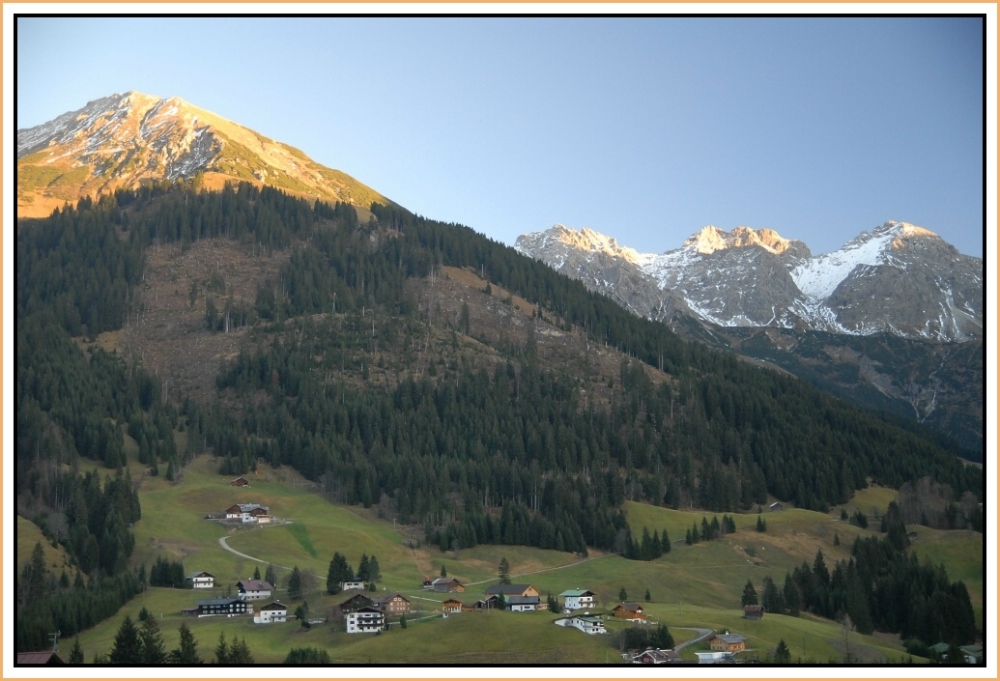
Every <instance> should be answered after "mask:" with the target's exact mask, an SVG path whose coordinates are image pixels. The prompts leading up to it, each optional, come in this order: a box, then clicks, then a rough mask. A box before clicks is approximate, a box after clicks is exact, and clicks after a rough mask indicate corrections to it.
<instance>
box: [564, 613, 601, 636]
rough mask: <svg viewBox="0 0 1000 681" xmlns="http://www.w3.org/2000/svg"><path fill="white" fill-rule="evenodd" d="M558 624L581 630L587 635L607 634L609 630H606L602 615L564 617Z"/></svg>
mask: <svg viewBox="0 0 1000 681" xmlns="http://www.w3.org/2000/svg"><path fill="white" fill-rule="evenodd" d="M556 624H557V625H559V626H560V627H573V628H574V629H579V630H580V631H582V632H583V633H585V634H606V633H607V630H606V629H605V628H604V618H603V617H601V616H600V615H590V614H583V615H573V616H572V617H563V618H561V619H557V620H556Z"/></svg>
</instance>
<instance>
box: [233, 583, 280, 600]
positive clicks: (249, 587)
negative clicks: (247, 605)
mask: <svg viewBox="0 0 1000 681" xmlns="http://www.w3.org/2000/svg"><path fill="white" fill-rule="evenodd" d="M236 588H237V590H238V591H239V595H240V598H242V599H243V600H245V601H261V600H264V599H265V598H270V597H271V592H272V591H274V587H273V586H271V585H270V583H268V582H265V581H264V580H262V579H244V580H242V581H239V582H236Z"/></svg>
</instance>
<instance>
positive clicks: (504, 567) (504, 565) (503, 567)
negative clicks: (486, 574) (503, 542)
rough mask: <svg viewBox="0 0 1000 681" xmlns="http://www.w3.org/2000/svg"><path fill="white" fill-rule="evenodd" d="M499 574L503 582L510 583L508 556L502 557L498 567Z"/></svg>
mask: <svg viewBox="0 0 1000 681" xmlns="http://www.w3.org/2000/svg"><path fill="white" fill-rule="evenodd" d="M497 576H498V577H499V578H500V583H501V584H510V563H508V562H507V557H506V556H504V557H503V558H501V559H500V566H499V568H497Z"/></svg>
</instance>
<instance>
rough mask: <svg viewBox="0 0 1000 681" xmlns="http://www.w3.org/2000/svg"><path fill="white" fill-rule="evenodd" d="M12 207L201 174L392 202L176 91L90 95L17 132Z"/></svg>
mask: <svg viewBox="0 0 1000 681" xmlns="http://www.w3.org/2000/svg"><path fill="white" fill-rule="evenodd" d="M17 159H18V161H17V177H18V186H17V213H18V216H20V217H42V216H45V215H48V214H49V213H51V212H52V210H54V209H55V208H58V207H60V206H62V205H63V204H64V203H67V202H68V203H74V202H76V201H77V200H79V199H80V198H82V197H84V196H91V197H93V196H96V195H98V194H102V193H109V192H112V191H114V190H115V189H118V188H134V187H136V186H138V185H139V184H141V183H142V182H147V181H156V180H177V179H180V178H190V177H194V176H195V175H198V174H201V175H202V176H203V177H204V178H205V180H206V182H205V185H204V186H205V187H206V188H221V186H222V184H223V183H224V182H226V181H231V180H240V181H245V182H255V183H258V184H264V185H269V186H273V187H278V188H280V189H282V190H284V191H287V192H289V193H292V194H295V195H298V196H302V197H306V198H310V199H322V200H324V201H329V202H331V203H332V202H335V201H343V202H345V203H351V204H354V205H356V206H361V207H364V208H367V207H368V206H370V205H371V204H372V203H373V202H375V203H382V204H390V203H392V202H391V201H389V200H388V199H386V198H385V197H384V196H382V195H381V194H379V193H378V192H376V191H374V190H373V189H371V188H370V187H366V186H365V185H363V184H361V183H360V182H358V181H357V180H355V179H354V178H352V177H349V176H348V175H346V174H344V173H342V172H340V171H337V170H333V169H331V168H327V167H326V166H322V165H320V164H318V163H316V162H314V161H313V160H312V159H310V158H309V157H307V156H306V155H305V154H303V153H302V152H301V151H299V150H297V149H294V148H293V147H289V146H288V145H285V144H281V143H280V142H276V141H274V140H272V139H270V138H268V137H265V136H264V135H261V134H259V133H257V132H254V131H253V130H250V129H248V128H245V127H243V126H241V125H239V124H237V123H234V122H233V121H229V120H227V119H225V118H222V117H221V116H218V115H216V114H213V113H211V112H210V111H206V110H204V109H200V108H198V107H197V106H194V105H192V104H190V103H188V102H186V101H185V100H183V99H181V98H180V97H178V96H176V95H174V96H171V97H168V98H165V99H164V98H162V97H157V96H153V95H148V94H145V93H142V92H138V91H135V90H129V91H127V92H124V93H115V94H113V95H109V96H107V97H102V98H100V99H95V100H92V101H90V102H88V103H87V105H86V106H84V107H83V108H81V109H78V110H76V111H70V112H67V113H65V114H63V115H61V116H59V117H57V118H55V119H53V120H52V121H49V122H48V123H43V124H42V125H39V126H35V127H33V128H28V129H22V130H18V131H17Z"/></svg>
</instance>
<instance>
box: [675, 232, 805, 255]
mask: <svg viewBox="0 0 1000 681" xmlns="http://www.w3.org/2000/svg"><path fill="white" fill-rule="evenodd" d="M792 243H793V242H792V241H791V240H790V239H785V238H784V237H782V236H781V235H780V234H778V233H777V232H775V231H774V230H773V229H759V230H756V229H751V228H750V227H743V226H739V227H737V228H736V229H734V230H733V231H731V232H726V231H724V230H721V229H719V228H718V227H716V226H714V225H708V226H706V227H703V228H702V229H701V231H700V232H698V233H697V234H695V235H693V236H691V237H688V239H687V240H686V241H685V242H684V246H685V247H686V248H689V249H693V250H695V251H697V252H698V253H701V254H702V255H710V254H712V253H714V252H716V251H722V250H725V249H727V248H749V247H751V246H760V247H761V248H763V249H764V250H766V251H768V252H769V253H774V254H775V255H777V254H781V253H784V252H785V251H786V250H788V248H789V246H791V245H792Z"/></svg>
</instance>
